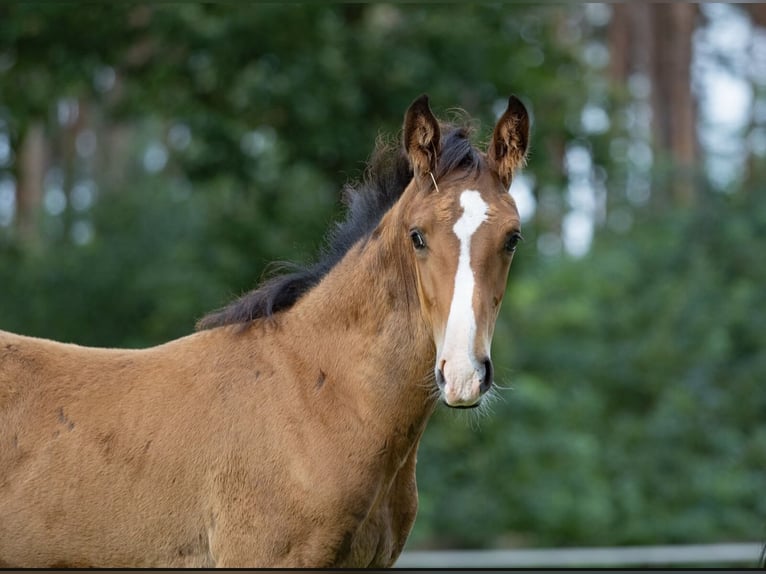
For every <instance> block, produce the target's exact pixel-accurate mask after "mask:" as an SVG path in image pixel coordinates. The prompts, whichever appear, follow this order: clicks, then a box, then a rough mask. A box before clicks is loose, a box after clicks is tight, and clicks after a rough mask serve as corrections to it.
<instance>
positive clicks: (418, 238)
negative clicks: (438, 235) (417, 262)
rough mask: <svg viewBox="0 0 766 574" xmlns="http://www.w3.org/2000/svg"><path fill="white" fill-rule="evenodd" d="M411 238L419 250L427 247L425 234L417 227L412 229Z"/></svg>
mask: <svg viewBox="0 0 766 574" xmlns="http://www.w3.org/2000/svg"><path fill="white" fill-rule="evenodd" d="M410 239H412V245H414V246H415V249H417V250H418V251H421V250H423V249H425V248H426V239H425V237H423V234H422V233H420V231H418V230H417V229H413V230H412V231H410Z"/></svg>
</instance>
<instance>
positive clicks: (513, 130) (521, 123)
mask: <svg viewBox="0 0 766 574" xmlns="http://www.w3.org/2000/svg"><path fill="white" fill-rule="evenodd" d="M528 143H529V114H527V108H525V107H524V104H522V103H521V100H519V98H517V97H516V96H511V97H510V98H509V99H508V108H507V109H506V110H505V112H504V113H503V115H502V116H501V117H500V119H499V120H498V122H497V125H496V126H495V131H494V132H493V134H492V141H491V142H490V144H489V149H487V158H488V159H489V164H490V167H492V169H494V170H495V171H496V172H497V174H498V175H499V176H500V180H501V181H502V182H503V185H504V186H506V187H508V186H509V185H510V184H511V179H512V177H513V172H514V171H516V169H517V168H519V167H522V166H523V165H524V163H526V160H527V144H528Z"/></svg>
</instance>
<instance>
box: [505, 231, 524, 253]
mask: <svg viewBox="0 0 766 574" xmlns="http://www.w3.org/2000/svg"><path fill="white" fill-rule="evenodd" d="M523 240H524V238H523V237H522V236H521V233H519V232H518V231H515V232H514V233H511V234H510V235H509V236H508V238H507V239H506V240H505V246H504V247H505V251H506V252H507V253H513V252H514V251H516V246H517V245H518V244H519V241H523Z"/></svg>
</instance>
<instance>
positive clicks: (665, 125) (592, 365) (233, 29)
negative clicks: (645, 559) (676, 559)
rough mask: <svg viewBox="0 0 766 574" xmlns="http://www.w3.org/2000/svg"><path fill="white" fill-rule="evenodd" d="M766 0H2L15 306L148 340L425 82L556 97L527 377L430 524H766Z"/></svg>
mask: <svg viewBox="0 0 766 574" xmlns="http://www.w3.org/2000/svg"><path fill="white" fill-rule="evenodd" d="M764 8H765V5H763V4H749V5H723V4H702V5H695V4H685V3H674V4H664V5H663V4H648V3H646V4H645V3H631V4H566V5H563V4H560V5H555V4H553V5H552V4H546V3H537V4H504V5H494V6H479V5H468V4H454V5H449V6H436V5H427V6H426V5H421V6H419V5H399V4H394V5H391V4H366V5H355V4H342V5H322V6H317V5H295V4H285V5H278V4H271V5H256V4H250V3H238V4H236V5H235V4H230V3H222V4H204V5H203V4H195V3H182V4H164V3H163V4H160V3H158V4H154V5H134V4H129V3H123V2H116V3H112V4H106V3H104V4H82V5H79V4H70V3H39V4H34V3H11V2H4V3H3V4H2V5H0V328H2V329H6V330H11V331H16V332H19V333H24V334H28V335H36V336H43V337H47V338H53V339H59V340H64V341H71V342H77V343H80V344H86V345H97V346H129V347H141V346H148V345H152V344H156V343H160V342H163V341H166V340H168V339H171V338H174V337H178V336H181V335H184V334H187V333H190V332H191V331H192V330H193V325H194V322H195V320H196V319H198V318H199V317H200V316H201V315H202V314H204V313H205V312H206V311H208V310H211V309H213V308H216V307H218V306H219V305H221V304H223V303H224V302H226V301H228V300H230V299H231V298H232V297H234V296H236V295H238V294H240V293H242V292H244V291H246V290H249V289H250V288H252V287H253V286H254V285H255V283H256V282H257V281H258V279H259V278H260V276H261V274H262V273H263V270H264V267H265V266H266V264H267V263H268V262H270V261H274V260H295V261H306V260H308V259H310V258H311V257H312V254H313V253H315V252H316V249H317V248H318V247H319V246H320V245H321V241H322V237H323V235H324V232H325V231H326V230H327V228H328V226H329V225H330V223H331V222H332V221H333V220H335V219H337V218H338V217H340V215H341V213H342V207H341V205H340V203H339V192H340V189H341V187H342V185H343V184H344V183H345V182H347V181H348V180H350V179H355V178H358V177H360V175H361V174H362V171H363V169H364V164H365V163H364V162H365V160H366V158H367V155H368V154H369V152H370V151H371V150H372V147H373V144H374V141H375V138H376V136H377V135H378V134H379V133H387V134H391V135H394V136H395V135H396V134H397V133H398V130H399V129H400V126H401V121H402V117H403V113H404V110H405V109H406V107H407V105H408V104H409V103H410V102H411V101H412V100H413V99H414V98H415V97H416V96H418V95H419V94H421V93H423V92H427V93H429V94H430V96H431V101H432V105H433V107H434V110H435V111H436V112H437V114H440V115H441V116H442V117H444V116H445V115H448V114H449V110H450V108H451V107H461V108H464V109H465V110H467V111H468V112H469V113H470V114H471V115H472V116H474V117H476V118H477V119H478V120H480V122H481V123H480V129H479V132H478V134H477V141H482V140H486V138H487V137H488V135H489V133H490V130H491V128H492V126H493V124H494V121H495V119H496V118H497V116H498V115H499V113H500V112H501V111H502V110H503V106H504V104H505V102H506V99H507V97H508V95H509V94H510V93H515V94H517V95H519V96H520V97H521V98H522V99H523V100H524V101H525V103H526V104H527V105H528V106H529V109H530V111H531V113H532V115H533V138H532V152H531V157H530V161H529V165H528V167H527V168H526V170H525V171H524V172H523V175H521V176H520V177H518V178H517V180H516V181H515V182H514V185H513V193H514V195H515V197H516V198H517V201H518V203H519V207H520V210H521V212H522V216H523V220H524V224H523V225H524V235H525V238H526V241H525V243H524V244H523V245H522V246H521V247H520V248H519V251H518V253H517V256H516V258H515V261H514V265H513V268H512V269H511V278H510V282H509V288H508V289H509V292H508V296H507V297H506V299H505V303H504V307H503V310H502V315H501V317H500V320H499V322H498V326H497V331H496V335H495V343H494V347H493V357H494V358H495V360H496V364H497V379H498V382H499V383H500V384H501V385H503V386H506V387H510V390H504V391H502V399H501V400H499V401H497V402H495V403H494V405H493V411H494V412H493V414H492V415H491V416H487V417H484V418H482V419H481V420H474V419H472V418H470V417H469V418H462V417H460V416H457V415H456V414H455V413H454V412H452V411H448V410H446V409H440V410H439V411H438V412H437V414H436V415H435V418H434V420H433V421H432V423H431V425H430V426H429V428H428V430H427V432H426V436H425V438H424V441H423V443H422V447H421V454H420V458H419V467H418V476H419V484H420V493H421V506H420V512H419V515H418V519H417V523H416V526H415V529H414V532H413V535H412V537H411V539H410V542H409V545H408V547H409V548H442V547H452V548H483V547H513V546H548V545H555V546H576V545H618V544H619V545H622V544H652V543H695V542H725V541H757V540H763V539H764V538H766V496H764V487H765V486H766V481H764V478H765V477H764V471H766V389H764V379H765V378H766V352H764V349H766V328H765V327H766V289H764V287H765V286H766V265H764V254H765V253H766V193H764V192H766V29H764V27H763V26H764V25H766V10H764Z"/></svg>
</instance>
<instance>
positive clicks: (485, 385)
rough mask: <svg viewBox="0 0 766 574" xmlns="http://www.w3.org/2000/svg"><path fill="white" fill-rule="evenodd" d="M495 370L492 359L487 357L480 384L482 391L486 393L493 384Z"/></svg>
mask: <svg viewBox="0 0 766 574" xmlns="http://www.w3.org/2000/svg"><path fill="white" fill-rule="evenodd" d="M493 375H494V372H493V369H492V360H491V359H490V358H489V357H487V358H486V359H484V377H482V379H481V385H480V386H479V390H480V391H481V392H482V393H486V392H487V391H488V390H489V388H490V387H491V386H492V378H493Z"/></svg>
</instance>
